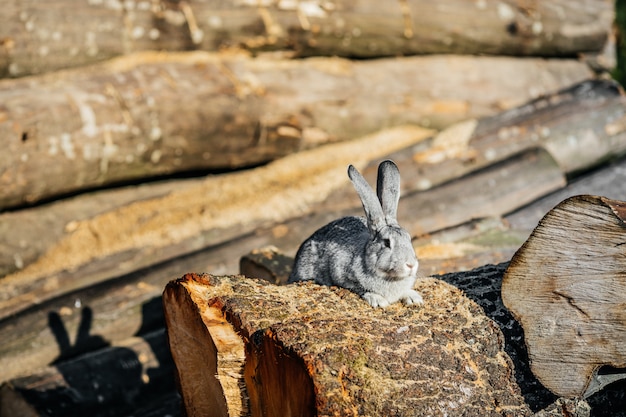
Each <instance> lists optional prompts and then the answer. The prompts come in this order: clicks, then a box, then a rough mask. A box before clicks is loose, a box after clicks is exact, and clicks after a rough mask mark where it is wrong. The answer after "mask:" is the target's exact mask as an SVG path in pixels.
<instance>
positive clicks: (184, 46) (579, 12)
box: [0, 0, 613, 77]
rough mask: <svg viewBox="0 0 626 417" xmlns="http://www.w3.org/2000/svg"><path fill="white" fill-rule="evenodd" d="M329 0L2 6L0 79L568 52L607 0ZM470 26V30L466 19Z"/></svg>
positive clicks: (587, 39)
mask: <svg viewBox="0 0 626 417" xmlns="http://www.w3.org/2000/svg"><path fill="white" fill-rule="evenodd" d="M518 3H519V2H513V1H507V2H500V1H496V0H485V1H482V2H479V3H472V2H467V1H464V0H445V1H438V2H437V3H433V2H431V1H428V0H401V1H397V2H394V3H392V4H387V3H381V2H379V1H376V0H351V1H339V2H305V3H298V2H277V1H264V2H257V1H247V2H235V1H222V2H217V1H212V0H194V1H169V0H166V1H153V2H151V3H150V2H148V1H143V2H109V1H104V2H102V1H100V2H81V1H77V0H54V1H53V2H51V3H50V5H49V7H45V8H42V7H39V2H37V1H36V0H8V1H7V0H5V4H4V5H3V13H2V15H0V39H1V40H2V43H1V44H0V47H2V49H0V75H3V76H12V77H17V76H23V75H28V74H37V73H41V72H45V71H53V70H56V69H61V68H68V67H73V66H78V65H84V64H88V63H95V62H99V61H103V60H105V59H108V58H112V57H114V56H117V55H121V54H126V53H129V52H137V51H146V50H165V51H183V50H190V49H203V50H207V51H216V50H220V49H224V48H228V47H236V48H244V49H247V50H250V51H252V52H261V51H272V50H273V51H276V50H290V51H292V52H293V53H294V54H295V55H299V56H306V55H337V56H344V57H359V58H373V57H381V56H398V55H412V54H432V53H436V54H450V53H463V54H493V55H538V56H561V57H562V56H575V55H577V54H579V53H581V52H589V51H599V50H600V49H602V47H603V45H604V43H605V41H606V39H607V37H608V34H609V32H610V31H611V24H612V22H613V3H612V2H610V1H608V0H598V1H589V0H575V1H573V0H572V1H568V0H549V1H542V2H537V3H533V4H525V3H519V4H518ZM477 21H479V22H480V25H477V24H476V22H477Z"/></svg>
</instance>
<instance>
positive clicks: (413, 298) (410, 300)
mask: <svg viewBox="0 0 626 417" xmlns="http://www.w3.org/2000/svg"><path fill="white" fill-rule="evenodd" d="M400 299H401V300H402V302H403V303H404V304H406V305H408V306H409V305H411V304H424V300H423V299H422V296H421V295H420V293H418V292H417V291H414V290H409V291H407V292H405V293H404V294H403V295H402V297H400Z"/></svg>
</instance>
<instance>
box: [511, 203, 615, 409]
mask: <svg viewBox="0 0 626 417" xmlns="http://www.w3.org/2000/svg"><path fill="white" fill-rule="evenodd" d="M624 206H625V203H623V202H620V201H615V200H610V199H607V198H604V197H596V196H588V195H587V196H576V197H572V198H569V199H567V200H565V201H563V202H562V203H560V204H559V205H558V206H556V207H555V208H554V209H553V210H551V211H550V212H549V213H548V214H546V216H545V217H544V218H543V219H542V220H541V222H540V223H539V225H538V226H537V228H536V229H535V230H534V231H533V233H532V234H531V236H530V237H529V238H528V240H527V241H526V243H524V245H523V246H522V247H521V248H520V249H519V250H518V252H517V253H516V254H515V256H514V257H513V259H512V260H511V264H510V266H509V268H508V270H507V272H506V274H505V277H504V282H503V284H502V298H503V300H504V302H505V304H506V306H507V307H508V308H509V309H510V310H511V311H512V312H513V314H514V315H515V316H516V318H517V319H518V320H519V321H520V322H521V324H522V326H523V328H524V332H525V339H526V344H527V345H528V350H529V356H530V361H531V367H532V369H533V372H534V373H535V375H537V378H538V379H539V380H540V381H541V382H542V383H543V384H544V385H545V386H546V387H548V388H549V389H551V390H552V391H553V392H555V393H556V394H558V395H561V396H565V397H574V396H588V395H591V394H593V393H594V392H596V391H598V390H599V389H601V388H602V387H604V386H605V385H607V384H608V383H610V382H613V381H615V380H617V379H620V378H623V377H624V373H623V372H609V374H608V375H607V374H603V373H602V372H601V371H602V369H601V367H602V366H603V365H607V366H611V367H614V368H624V367H626V345H625V344H624V341H625V340H626V312H625V311H624V308H623V306H624V304H625V303H626V298H625V297H626V296H625V294H626V279H625V278H624V271H625V270H626V263H625V262H624V253H625V246H624V242H625V241H626V239H625V236H626V235H625V232H626V223H625V221H624V220H625V216H624Z"/></svg>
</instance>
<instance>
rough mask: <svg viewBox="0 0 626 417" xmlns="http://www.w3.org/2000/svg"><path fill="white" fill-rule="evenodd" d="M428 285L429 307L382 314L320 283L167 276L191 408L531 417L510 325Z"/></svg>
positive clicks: (424, 285) (450, 291)
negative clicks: (507, 330) (517, 376)
mask: <svg viewBox="0 0 626 417" xmlns="http://www.w3.org/2000/svg"><path fill="white" fill-rule="evenodd" d="M418 289H419V290H420V292H421V293H422V294H423V295H424V299H425V304H424V306H423V307H404V306H401V305H397V306H391V307H389V308H388V309H384V310H383V309H373V308H372V307H370V306H369V305H367V303H364V302H363V301H362V300H361V299H359V297H358V296H357V295H355V294H353V293H350V292H349V291H347V290H343V289H330V288H329V287H323V286H318V285H314V284H310V283H307V284H303V285H287V286H274V285H271V284H268V283H267V282H266V281H258V280H251V279H248V278H245V277H241V276H235V277H214V276H209V275H203V276H199V275H193V274H190V275H186V276H185V277H183V278H181V279H180V280H178V281H174V282H172V283H170V284H168V286H167V288H166V290H165V292H164V295H163V303H164V308H165V317H166V322H167V324H168V329H169V330H168V331H169V333H168V334H169V341H170V349H171V351H172V356H173V358H174V361H175V363H176V368H177V375H178V380H179V381H180V389H181V395H182V397H183V401H184V403H185V408H186V410H187V414H188V415H189V416H194V415H206V414H207V413H209V412H210V410H211V409H212V410H216V408H215V407H216V406H215V404H220V405H219V408H218V409H219V410H222V411H221V412H216V413H215V414H214V415H238V414H237V413H238V412H239V411H238V410H241V409H242V408H243V409H244V410H245V409H246V408H247V407H249V410H250V415H252V416H259V415H267V416H273V415H282V416H289V415H298V416H302V415H309V413H310V415H346V414H352V413H358V414H359V415H394V414H395V415H407V414H411V415H415V414H424V413H427V412H428V410H433V409H437V410H439V412H441V413H446V412H454V413H458V412H460V411H462V412H463V413H465V414H468V415H472V414H476V415H477V414H481V415H494V416H495V415H511V416H513V415H528V414H529V411H530V410H529V409H528V408H527V406H526V404H525V403H524V401H523V398H522V397H521V395H520V394H519V388H518V387H517V386H516V384H515V382H514V380H513V378H512V369H511V364H510V361H509V360H508V357H507V356H506V355H505V354H504V353H503V351H502V350H501V349H502V335H501V333H500V331H499V329H498V328H497V327H496V326H494V325H493V323H492V322H491V321H490V320H489V319H487V317H486V316H484V315H483V314H482V313H481V310H480V308H479V307H478V306H477V305H476V304H474V303H472V302H471V301H469V300H468V299H467V298H465V297H463V295H462V294H461V292H460V291H458V290H457V289H455V288H454V287H451V286H449V285H447V284H445V283H443V282H441V281H437V280H432V279H424V280H421V281H420V282H419V283H418ZM468 339H471V340H472V341H473V343H467V340H468ZM244 353H245V354H244ZM235 364H236V365H235ZM222 372H223V374H224V376H228V378H225V377H224V376H220V375H222ZM215 375H217V378H216V377H215ZM232 378H234V379H235V380H234V381H232V380H231V379H232ZM220 394H221V395H220ZM209 398H214V401H215V402H214V403H213V404H211V403H210V400H209ZM312 405H314V407H313V408H312V407H311V406H312Z"/></svg>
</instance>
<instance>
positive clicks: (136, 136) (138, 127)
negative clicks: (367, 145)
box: [0, 52, 591, 210]
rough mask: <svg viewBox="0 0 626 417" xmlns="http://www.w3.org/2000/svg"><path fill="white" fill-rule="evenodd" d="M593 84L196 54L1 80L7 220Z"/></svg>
mask: <svg viewBox="0 0 626 417" xmlns="http://www.w3.org/2000/svg"><path fill="white" fill-rule="evenodd" d="M460 68H462V70H459V69H460ZM416 69H418V70H416ZM590 76H591V72H590V70H589V69H588V68H587V67H586V65H585V64H583V63H581V62H578V61H574V60H542V59H537V58H529V59H527V60H523V61H520V60H516V59H512V58H504V57H499V58H497V57H484V58H475V57H462V56H433V57H411V58H406V59H383V60H373V61H360V62H355V61H348V60H342V59H338V58H311V59H307V60H297V61H296V60H278V59H261V58H259V59H251V58H249V57H247V56H244V55H242V54H209V53H201V52H196V53H187V54H184V53H183V54H168V55H164V54H158V53H144V54H138V55H131V56H127V57H124V58H119V59H117V60H113V61H110V62H107V63H104V64H100V65H97V66H93V67H89V68H85V69H77V70H72V71H67V72H57V73H52V74H48V75H45V76H41V77H33V78H26V79H20V80H4V81H2V82H0V102H1V103H2V104H1V105H0V137H1V138H2V145H3V149H4V150H5V151H4V152H2V153H1V154H0V167H1V168H0V190H2V191H1V192H0V210H2V209H4V208H7V207H14V206H19V205H23V204H29V203H34V202H37V201H41V200H45V199H50V198H52V197H55V196H59V195H63V194H68V193H75V192H77V191H81V190H85V189H90V188H95V187H100V186H103V185H108V184H116V183H120V182H126V181H131V180H139V179H144V178H150V177H155V176H159V175H166V174H172V173H176V172H189V171H194V170H209V169H213V170H217V169H226V168H236V167H243V166H251V165H258V164H260V163H263V162H267V161H269V160H272V159H275V158H278V157H281V156H284V155H286V154H289V153H291V152H294V151H296V150H299V149H301V148H308V147H314V146H318V145H320V144H325V143H329V142H336V141H342V140H346V139H354V138H357V137H360V136H363V135H366V134H370V133H373V132H375V131H378V130H380V129H383V128H386V127H390V126H398V125H402V124H409V123H410V124H416V125H422V126H427V127H442V126H447V125H449V124H451V123H454V122H457V121H460V120H464V119H467V118H474V117H482V116H487V115H492V114H494V112H496V111H498V110H502V109H508V108H511V107H512V106H515V105H519V104H522V103H524V102H526V101H527V100H529V99H531V98H534V97H537V96H538V95H541V94H545V93H548V92H550V91H554V90H558V89H561V88H564V87H566V86H569V85H571V84H573V83H576V82H579V81H582V80H584V79H587V78H589V77H590ZM390 80H391V82H390ZM485 91H490V92H492V93H490V94H486V93H485Z"/></svg>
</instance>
